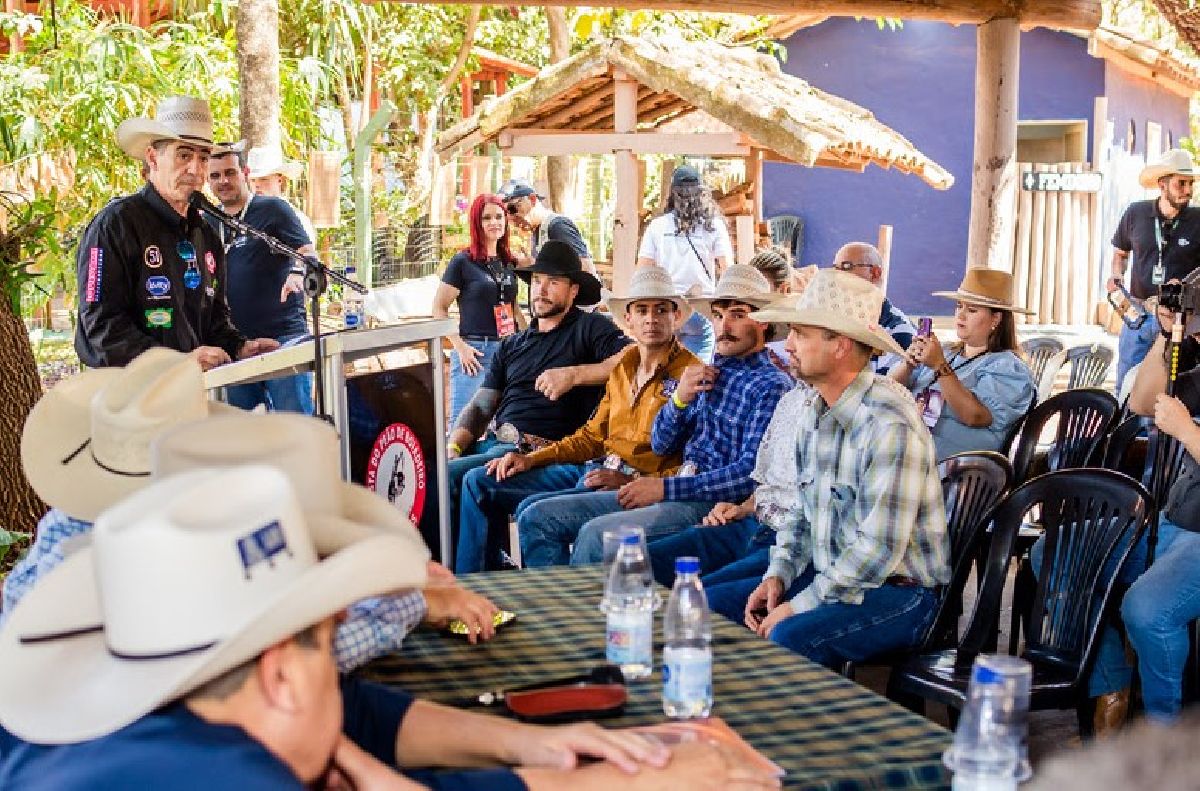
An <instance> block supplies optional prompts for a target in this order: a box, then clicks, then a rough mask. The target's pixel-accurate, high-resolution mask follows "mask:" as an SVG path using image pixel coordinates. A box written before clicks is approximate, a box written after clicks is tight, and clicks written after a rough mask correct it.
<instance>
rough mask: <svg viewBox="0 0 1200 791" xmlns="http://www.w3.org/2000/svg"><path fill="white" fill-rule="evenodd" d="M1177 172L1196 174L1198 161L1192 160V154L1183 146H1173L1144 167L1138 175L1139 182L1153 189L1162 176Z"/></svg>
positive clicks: (1146, 187)
mask: <svg viewBox="0 0 1200 791" xmlns="http://www.w3.org/2000/svg"><path fill="white" fill-rule="evenodd" d="M1176 173H1178V174H1179V175H1181V176H1194V175H1196V163H1195V162H1194V161H1193V160H1192V155H1191V154H1189V153H1188V152H1187V151H1184V150H1183V149H1182V148H1172V149H1171V150H1170V151H1167V152H1166V153H1165V154H1163V155H1162V156H1161V157H1159V158H1158V159H1157V160H1155V161H1154V162H1151V163H1150V164H1149V165H1146V167H1144V168H1142V172H1141V173H1140V174H1139V175H1138V183H1139V184H1141V185H1142V187H1143V188H1145V189H1148V190H1152V189H1154V188H1155V187H1157V186H1158V180H1159V179H1160V178H1162V177H1163V176H1173V175H1175V174H1176Z"/></svg>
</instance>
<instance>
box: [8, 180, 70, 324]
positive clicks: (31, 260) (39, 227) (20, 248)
mask: <svg viewBox="0 0 1200 791" xmlns="http://www.w3.org/2000/svg"><path fill="white" fill-rule="evenodd" d="M54 198H55V196H54V195H53V194H51V195H50V196H48V197H39V198H34V199H33V200H30V199H28V198H26V197H24V196H22V195H20V194H18V193H15V192H0V215H2V216H3V218H4V222H3V224H2V225H0V298H3V299H6V300H8V302H9V303H10V304H11V305H12V308H13V312H14V313H18V314H19V313H20V311H21V305H22V302H23V300H22V294H23V293H24V292H26V291H28V290H29V289H31V288H36V287H37V281H38V279H39V277H41V276H42V275H40V274H39V273H36V272H34V271H33V267H34V265H35V264H36V263H37V261H38V259H39V257H42V256H44V255H48V254H55V253H58V252H59V251H60V250H61V245H60V243H59V237H58V231H57V228H55V226H54V222H53V220H54V205H55V199H54Z"/></svg>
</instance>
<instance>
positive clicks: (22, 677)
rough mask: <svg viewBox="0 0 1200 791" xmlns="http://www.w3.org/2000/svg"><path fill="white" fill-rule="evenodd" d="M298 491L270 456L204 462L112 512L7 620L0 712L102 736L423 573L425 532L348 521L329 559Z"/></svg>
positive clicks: (52, 736) (6, 719) (18, 725)
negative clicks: (245, 462)
mask: <svg viewBox="0 0 1200 791" xmlns="http://www.w3.org/2000/svg"><path fill="white" fill-rule="evenodd" d="M335 491H336V489H335V488H334V487H332V486H326V487H324V493H325V494H326V495H327V496H329V495H332V494H333V493H334V492H335ZM296 494H297V493H296V492H295V490H294V487H293V485H292V484H291V483H290V482H289V481H288V478H287V476H286V475H285V474H284V473H283V472H281V471H280V470H277V469H273V468H271V467H266V466H261V465H259V466H248V467H231V468H225V469H201V470H193V471H190V472H186V473H181V474H178V475H174V476H170V477H167V478H163V479H159V480H157V481H156V482H155V483H153V484H152V485H150V486H148V487H147V488H145V489H143V490H142V491H140V492H138V493H136V494H134V495H133V496H132V497H129V498H127V499H126V500H124V501H122V502H121V503H119V504H118V505H116V506H115V507H113V508H111V509H109V510H108V511H105V512H104V513H103V514H101V515H100V518H99V519H98V520H97V522H96V526H95V528H94V530H93V534H92V542H91V544H90V545H89V546H85V547H83V548H81V549H80V550H78V551H77V552H75V553H74V554H73V555H71V556H70V557H68V558H67V559H66V560H65V561H64V562H63V563H62V564H61V565H59V566H58V567H57V568H56V569H55V570H54V571H52V572H50V573H49V574H48V575H46V576H45V577H44V578H43V579H42V580H41V581H40V582H39V583H38V584H37V585H36V586H35V587H34V589H33V590H32V591H30V592H29V594H28V595H27V596H26V597H25V598H24V599H22V601H21V603H20V604H19V605H18V606H17V607H16V608H15V609H14V610H13V612H12V614H11V615H10V616H9V618H8V620H7V621H6V622H5V625H4V628H3V629H0V666H3V668H4V673H3V674H0V724H2V725H3V726H4V727H5V728H6V729H7V730H8V731H9V732H11V733H13V734H15V735H16V736H18V737H20V738H22V739H24V740H26V741H29V742H34V743H40V744H67V743H72V742H78V741H83V740H87V739H95V738H99V737H101V736H104V735H107V734H109V733H112V732H113V731H116V730H118V729H120V728H122V727H124V726H126V725H128V724H129V723H131V722H134V721H135V720H137V719H138V718H140V717H142V716H144V715H146V714H148V713H149V712H151V711H153V710H154V709H156V708H158V707H159V706H162V705H163V704H166V703H169V702H171V701H173V700H177V699H178V698H180V697H182V696H184V695H186V694H187V693H189V692H191V691H193V690H195V689H196V688H198V687H199V686H201V685H202V684H204V683H206V682H208V681H211V680H212V679H214V678H217V677H218V676H220V675H221V674H222V673H224V672H226V671H228V670H231V669H233V668H235V667H238V666H239V665H241V664H242V663H244V662H247V661H250V660H252V659H254V658H255V657H256V656H258V655H259V654H261V653H262V652H263V651H264V650H266V649H267V648H269V647H271V646H272V645H275V644H277V643H279V642H280V641H282V640H286V639H287V638H288V637H290V636H292V635H295V634H297V633H299V632H301V631H303V630H304V629H306V628H308V627H310V626H313V625H314V624H317V623H319V622H321V621H322V620H324V619H325V618H328V617H329V616H331V615H334V614H336V613H338V612H340V611H341V610H342V609H344V608H345V607H347V606H349V605H350V604H352V603H353V602H355V601H358V600H359V599H362V598H364V597H367V596H375V595H380V594H384V593H387V592H389V591H394V590H398V589H405V588H416V587H421V586H423V585H424V583H425V578H426V572H425V568H426V561H427V559H428V552H427V550H426V549H425V547H424V546H423V545H422V544H421V542H420V538H419V537H418V536H417V534H416V533H415V532H414V531H406V532H398V533H388V532H381V531H378V530H372V529H371V528H370V527H369V526H367V525H361V524H353V523H350V524H348V525H347V527H348V528H351V529H347V530H344V531H339V532H340V533H341V534H342V535H344V536H351V535H353V536H356V537H357V538H354V539H350V540H347V541H345V542H344V543H342V544H341V545H340V546H338V547H337V548H336V550H335V551H333V552H332V553H331V554H330V555H329V556H328V557H327V558H326V559H324V560H320V561H319V560H318V559H317V558H318V548H316V547H314V541H313V536H312V535H311V534H310V530H312V531H313V532H315V531H316V529H317V526H316V525H315V524H312V523H311V522H310V521H309V514H308V513H306V511H305V509H304V508H303V507H302V506H301V504H300V502H299V501H298V498H297V496H296ZM326 505H328V506H329V507H330V509H332V508H333V507H334V506H333V504H332V503H327V504H326Z"/></svg>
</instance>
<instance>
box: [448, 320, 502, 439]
mask: <svg viewBox="0 0 1200 791" xmlns="http://www.w3.org/2000/svg"><path fill="white" fill-rule="evenodd" d="M463 343H465V344H467V345H468V346H470V347H471V348H472V349H474V350H475V351H477V352H479V353H480V355H479V364H480V366H482V369H481V370H480V371H479V373H478V374H476V375H475V376H471V375H470V374H468V373H467V372H466V371H464V370H463V367H462V359H461V358H459V356H458V352H457V351H452V352H450V425H451V426H453V425H454V423H455V421H457V420H458V416H459V415H460V414H461V413H462V411H463V409H464V408H465V407H466V405H467V404H469V403H470V402H471V398H472V397H474V395H475V391H476V390H478V389H479V386H480V385H481V384H483V375H484V373H486V372H487V369H488V366H489V365H491V364H492V358H493V357H495V356H496V350H497V349H499V348H500V341H499V339H492V340H482V341H481V340H467V339H466V338H463Z"/></svg>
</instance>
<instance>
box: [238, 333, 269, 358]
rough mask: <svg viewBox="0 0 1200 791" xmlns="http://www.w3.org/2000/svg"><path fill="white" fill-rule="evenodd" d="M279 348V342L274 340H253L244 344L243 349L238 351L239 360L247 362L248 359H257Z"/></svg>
mask: <svg viewBox="0 0 1200 791" xmlns="http://www.w3.org/2000/svg"><path fill="white" fill-rule="evenodd" d="M278 348H279V341H277V340H275V339H274V338H251V339H250V340H248V341H246V342H245V343H243V344H242V348H240V349H238V354H237V358H238V359H239V360H245V359H247V358H248V357H256V356H258V355H260V354H266V353H267V352H273V351H275V350H276V349H278Z"/></svg>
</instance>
